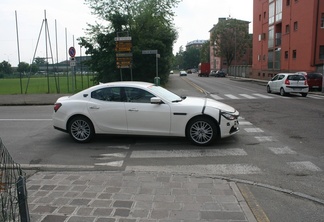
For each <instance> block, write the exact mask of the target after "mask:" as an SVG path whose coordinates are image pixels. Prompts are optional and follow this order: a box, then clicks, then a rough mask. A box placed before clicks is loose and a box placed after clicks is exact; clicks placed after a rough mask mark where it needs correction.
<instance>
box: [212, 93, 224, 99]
mask: <svg viewBox="0 0 324 222" xmlns="http://www.w3.org/2000/svg"><path fill="white" fill-rule="evenodd" d="M210 96H211V97H213V98H214V99H216V100H223V99H224V98H222V97H220V96H217V95H214V94H210Z"/></svg>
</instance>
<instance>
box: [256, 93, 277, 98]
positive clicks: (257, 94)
mask: <svg viewBox="0 0 324 222" xmlns="http://www.w3.org/2000/svg"><path fill="white" fill-rule="evenodd" d="M253 95H255V96H258V97H261V98H264V99H273V98H274V97H272V96H266V95H263V94H259V93H254V94H253Z"/></svg>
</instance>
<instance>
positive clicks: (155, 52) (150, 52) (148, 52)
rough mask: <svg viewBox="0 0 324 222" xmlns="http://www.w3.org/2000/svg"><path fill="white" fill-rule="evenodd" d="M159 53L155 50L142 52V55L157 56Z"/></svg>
mask: <svg viewBox="0 0 324 222" xmlns="http://www.w3.org/2000/svg"><path fill="white" fill-rule="evenodd" d="M157 53H158V51H157V50H156V49H155V50H142V54H157Z"/></svg>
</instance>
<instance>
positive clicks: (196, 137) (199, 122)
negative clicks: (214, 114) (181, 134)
mask: <svg viewBox="0 0 324 222" xmlns="http://www.w3.org/2000/svg"><path fill="white" fill-rule="evenodd" d="M186 136H187V138H188V139H189V140H190V141H191V142H192V143H194V144H196V145H200V146H205V145H209V144H211V143H212V142H214V140H215V138H217V137H218V129H217V127H216V125H215V123H214V122H213V121H212V120H211V119H209V118H207V117H197V118H195V119H193V120H191V121H190V122H189V123H188V126H187V130H186Z"/></svg>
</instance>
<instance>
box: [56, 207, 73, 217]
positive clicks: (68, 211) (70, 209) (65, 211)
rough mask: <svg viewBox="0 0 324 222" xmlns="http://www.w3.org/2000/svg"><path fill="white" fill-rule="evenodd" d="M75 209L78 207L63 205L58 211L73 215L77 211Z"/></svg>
mask: <svg viewBox="0 0 324 222" xmlns="http://www.w3.org/2000/svg"><path fill="white" fill-rule="evenodd" d="M75 209H76V207H71V206H62V207H61V208H60V209H58V211H57V213H59V214H65V215H71V214H72V213H73V212H74V211H75Z"/></svg>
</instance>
